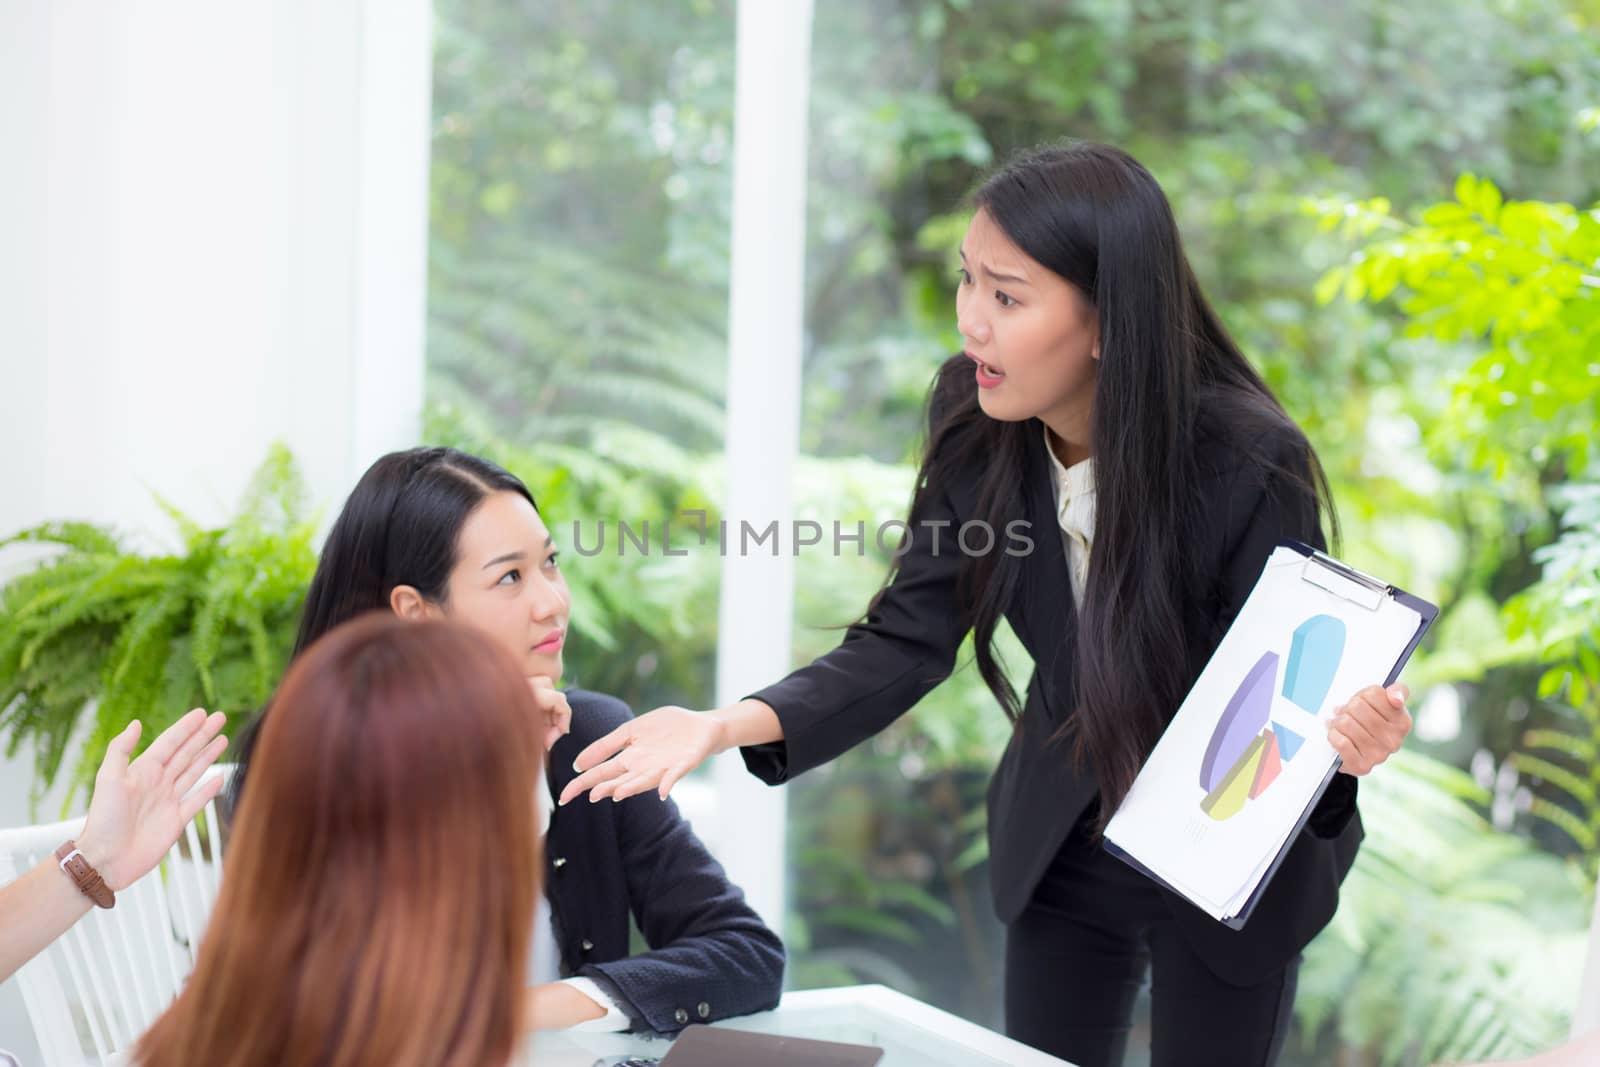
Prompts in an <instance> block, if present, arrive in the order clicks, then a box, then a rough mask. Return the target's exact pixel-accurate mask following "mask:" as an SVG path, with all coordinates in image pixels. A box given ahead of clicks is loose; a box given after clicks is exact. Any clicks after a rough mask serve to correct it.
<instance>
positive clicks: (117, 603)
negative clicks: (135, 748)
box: [0, 445, 316, 805]
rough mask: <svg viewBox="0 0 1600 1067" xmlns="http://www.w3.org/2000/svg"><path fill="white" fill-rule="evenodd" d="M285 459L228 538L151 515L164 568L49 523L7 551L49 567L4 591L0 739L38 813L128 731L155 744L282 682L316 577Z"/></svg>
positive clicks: (237, 718)
mask: <svg viewBox="0 0 1600 1067" xmlns="http://www.w3.org/2000/svg"><path fill="white" fill-rule="evenodd" d="M305 495H306V494H305V485H304V481H303V479H302V477H301V475H300V473H299V471H298V469H297V468H296V466H295V463H294V460H293V458H292V457H291V456H290V454H289V451H288V449H287V448H285V447H283V446H281V445H279V446H275V447H274V448H273V450H272V452H271V453H270V455H269V456H268V457H267V459H266V461H265V462H264V463H263V464H262V465H261V467H260V468H259V469H257V471H256V472H255V474H254V475H253V476H252V478H251V480H250V482H249V484H248V486H247V487H246V489H245V492H244V495H243V500H242V502H241V505H240V507H239V510H238V513H237V514H236V515H235V516H234V518H233V519H232V521H230V522H229V523H228V524H227V525H226V526H223V527H219V528H215V529H207V528H203V527H201V526H200V525H199V524H197V523H195V522H194V521H193V520H191V519H190V518H188V517H187V516H186V515H184V514H183V513H182V512H180V511H178V510H177V509H176V508H174V507H172V506H171V505H169V504H167V503H166V502H165V501H159V498H158V502H160V503H161V506H162V508H163V510H164V511H165V512H166V513H167V514H168V515H169V516H170V517H171V519H172V521H173V523H174V524H175V525H176V527H177V529H178V532H179V534H180V538H181V548H180V549H179V550H178V551H176V552H174V553H172V554H169V555H160V554H153V555H151V554H144V553H141V552H138V551H134V550H132V549H130V548H128V547H127V546H126V545H125V543H124V541H123V540H122V539H121V538H120V537H119V536H118V535H117V534H116V533H114V532H113V531H112V530H111V529H109V528H107V527H104V526H98V525H93V524H90V523H84V522H51V523H46V524H44V525H42V526H37V527H34V528H32V529H28V530H23V531H22V532H20V533H17V534H14V535H12V536H10V537H8V538H6V539H4V540H0V549H3V548H5V547H6V546H8V545H14V544H20V543H25V542H31V543H35V544H45V545H51V546H55V547H56V548H57V549H59V551H57V552H55V553H54V554H53V555H51V556H49V557H48V558H47V559H46V560H45V561H44V562H43V563H42V564H41V565H40V566H38V567H37V568H34V569H32V570H30V571H27V572H26V573H23V574H22V575H20V576H18V577H16V578H14V579H12V580H11V581H10V582H8V583H7V584H5V585H4V586H0V734H3V735H4V737H5V739H6V745H7V751H8V754H9V755H12V756H14V755H15V754H16V752H17V751H18V749H19V748H20V747H21V746H22V744H23V743H24V742H32V744H33V746H34V752H35V768H36V773H35V780H34V787H33V798H34V802H35V803H37V802H38V799H39V798H40V797H42V796H43V795H44V793H45V792H46V791H47V790H48V789H49V788H50V787H51V785H52V784H54V783H55V781H56V778H57V776H58V775H59V774H60V773H61V770H62V763H63V759H64V756H65V753H66V749H67V745H68V741H69V739H70V738H72V737H73V735H74V733H75V732H76V731H77V730H78V729H79V727H80V721H81V720H83V718H84V717H85V715H87V716H89V723H88V732H87V735H86V739H85V745H84V747H83V749H82V756H81V757H80V758H79V759H78V760H77V762H76V764H75V765H74V766H72V767H71V768H70V769H69V773H70V775H71V778H70V786H71V788H70V789H69V790H68V793H67V804H68V805H70V804H71V803H72V800H73V797H74V795H75V794H76V792H77V789H78V787H79V786H85V785H88V784H90V783H92V782H93V780H94V773H95V770H96V768H97V767H98V766H99V757H100V754H101V753H103V752H104V751H105V747H106V745H107V744H108V743H109V742H110V740H111V738H112V737H114V736H115V735H116V734H117V733H118V732H119V731H121V730H122V729H123V727H124V726H126V725H127V724H128V722H130V721H131V720H133V719H135V718H139V719H143V720H144V722H145V730H144V737H145V738H154V737H156V736H157V735H158V734H160V732H161V731H162V730H163V729H164V728H165V727H166V726H167V725H168V724H169V723H171V722H172V721H174V720H175V719H176V718H178V717H179V716H180V715H182V714H183V713H184V712H185V711H187V710H188V709H189V708H192V707H197V706H200V707H206V708H210V709H212V710H221V711H227V712H229V713H231V718H230V728H232V727H237V726H238V725H239V724H240V723H241V722H242V721H243V720H244V718H245V717H246V716H245V715H243V714H240V713H243V712H248V711H249V710H251V709H253V708H255V707H258V706H260V704H261V703H262V702H263V701H265V700H266V698H267V696H268V695H269V694H270V692H271V690H272V687H273V685H275V684H276V682H277V679H278V677H279V675H280V674H281V673H282V671H283V669H284V665H285V663H286V661H287V659H288V654H289V651H290V649H291V647H292V645H293V642H294V631H295V627H296V625H297V624H298V620H299V614H300V607H301V604H302V602H303V600H304V597H305V590H306V586H307V584H308V583H309V581H310V579H311V575H312V572H313V571H314V569H315V567H316V553H315V551H314V549H313V538H314V536H315V533H316V523H315V520H314V519H312V518H309V517H308V516H307V515H306V505H305Z"/></svg>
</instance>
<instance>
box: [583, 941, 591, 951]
mask: <svg viewBox="0 0 1600 1067" xmlns="http://www.w3.org/2000/svg"><path fill="white" fill-rule="evenodd" d="M583 951H585V952H593V951H594V942H593V941H590V940H589V939H588V938H584V939H583Z"/></svg>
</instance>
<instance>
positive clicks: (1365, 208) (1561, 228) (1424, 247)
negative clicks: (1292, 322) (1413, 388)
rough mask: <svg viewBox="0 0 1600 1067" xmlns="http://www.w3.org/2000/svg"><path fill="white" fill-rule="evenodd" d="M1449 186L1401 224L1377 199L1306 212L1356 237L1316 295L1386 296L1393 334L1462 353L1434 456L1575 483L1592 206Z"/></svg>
mask: <svg viewBox="0 0 1600 1067" xmlns="http://www.w3.org/2000/svg"><path fill="white" fill-rule="evenodd" d="M1455 192H1456V199H1455V200H1454V201H1447V202H1444V203H1438V204H1434V205H1433V206H1431V207H1429V208H1427V209H1426V210H1424V211H1423V212H1422V213H1421V221H1420V222H1418V223H1414V224H1407V223H1403V222H1400V221H1398V220H1396V219H1395V218H1393V217H1392V216H1391V214H1390V212H1391V208H1390V205H1389V204H1388V202H1387V201H1385V200H1382V199H1375V200H1368V201H1364V202H1348V203H1339V202H1337V201H1333V202H1323V203H1321V204H1315V205H1313V211H1314V212H1315V213H1316V214H1318V215H1319V216H1320V219H1321V224H1322V227H1323V228H1324V229H1325V230H1330V229H1333V228H1335V227H1342V229H1343V231H1344V232H1345V233H1346V234H1347V235H1353V236H1359V237H1362V238H1367V239H1368V240H1366V242H1365V243H1364V244H1363V246H1362V247H1361V248H1360V249H1359V250H1358V251H1357V252H1355V253H1354V254H1353V255H1352V256H1351V259H1350V261H1349V262H1348V263H1346V264H1344V265H1342V266H1339V267H1335V268H1334V269H1332V270H1330V271H1329V272H1328V273H1327V274H1326V275H1324V276H1323V278H1322V281H1321V282H1319V283H1318V294H1319V296H1320V297H1322V298H1323V299H1324V300H1328V299H1331V298H1332V297H1333V296H1334V295H1335V294H1337V293H1342V294H1343V296H1344V297H1345V299H1347V300H1352V301H1356V300H1363V299H1365V300H1370V301H1373V302H1377V301H1382V300H1386V299H1389V298H1391V297H1394V298H1395V301H1396V303H1397V304H1398V306H1399V308H1400V309H1401V311H1403V312H1404V313H1405V316H1406V325H1405V328H1404V331H1403V336H1405V337H1410V338H1428V339H1432V340H1435V341H1439V342H1444V343H1447V344H1452V343H1458V342H1465V343H1467V344H1469V345H1470V346H1471V347H1470V349H1469V352H1470V355H1468V356H1467V357H1466V358H1465V360H1464V362H1465V366H1464V367H1462V368H1461V369H1460V370H1459V371H1458V372H1457V373H1456V375H1455V376H1454V382H1453V383H1452V389H1451V397H1450V400H1449V403H1448V404H1447V405H1446V407H1445V408H1444V410H1443V411H1442V412H1440V417H1439V418H1438V419H1437V421H1435V422H1434V424H1433V425H1434V427H1435V429H1434V431H1433V442H1432V443H1433V444H1434V446H1435V449H1436V451H1437V453H1438V454H1439V455H1440V456H1441V457H1456V456H1464V457H1465V458H1466V459H1467V460H1468V462H1469V463H1470V464H1471V465H1472V467H1474V468H1477V469H1481V470H1485V471H1487V472H1488V473H1490V474H1492V475H1493V476H1494V477H1495V478H1496V479H1500V480H1504V479H1507V478H1510V477H1517V476H1520V477H1522V478H1524V479H1530V478H1531V479H1535V480H1537V479H1538V477H1539V475H1541V474H1542V473H1544V472H1546V471H1549V470H1551V469H1552V468H1555V469H1557V470H1560V471H1564V472H1565V473H1566V474H1567V475H1569V476H1577V475H1581V474H1582V473H1583V471H1584V470H1585V468H1586V467H1587V466H1588V463H1589V461H1590V458H1591V456H1590V450H1591V448H1592V447H1593V437H1594V428H1595V426H1596V425H1597V424H1600V277H1597V276H1596V273H1595V272H1596V270H1597V266H1600V205H1597V206H1596V207H1595V208H1591V209H1589V210H1586V211H1580V210H1578V209H1576V208H1574V207H1573V206H1571V205H1569V204H1561V203H1542V202H1537V201H1509V202H1507V201H1505V200H1504V198H1503V197H1502V195H1501V193H1500V190H1499V189H1498V188H1496V187H1495V185H1494V184H1493V183H1492V182H1489V181H1486V180H1481V179H1479V178H1476V177H1474V176H1473V175H1471V174H1463V175H1462V176H1461V177H1460V178H1458V179H1457V181H1456V188H1455Z"/></svg>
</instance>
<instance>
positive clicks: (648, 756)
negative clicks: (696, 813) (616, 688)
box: [561, 706, 728, 804]
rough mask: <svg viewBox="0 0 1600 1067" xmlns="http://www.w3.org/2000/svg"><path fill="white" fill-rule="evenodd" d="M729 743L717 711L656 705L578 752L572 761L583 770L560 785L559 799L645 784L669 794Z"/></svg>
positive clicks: (624, 792) (612, 793) (624, 791)
mask: <svg viewBox="0 0 1600 1067" xmlns="http://www.w3.org/2000/svg"><path fill="white" fill-rule="evenodd" d="M727 747H728V745H727V743H726V741H725V731H724V728H723V723H722V721H721V720H720V719H719V718H717V716H716V714H715V713H714V712H704V711H690V710H689V709H688V708H680V707H674V706H669V707H664V708H657V709H655V710H654V711H650V712H646V713H645V714H643V715H640V716H639V717H638V718H636V719H634V720H633V721H632V722H629V723H625V724H623V725H622V726H619V727H617V728H616V729H615V730H612V731H611V732H610V733H609V734H606V735H605V736H604V737H602V738H601V739H600V740H598V741H596V742H595V743H594V744H592V745H590V746H589V747H588V748H586V749H584V750H583V751H582V752H580V753H578V758H577V760H575V761H574V763H573V766H574V767H575V768H576V769H577V770H578V771H580V772H582V773H580V774H579V775H578V776H577V777H576V778H574V779H573V780H572V781H571V782H569V783H567V788H566V789H564V790H562V791H561V803H563V804H565V803H567V802H568V801H569V800H572V799H573V798H575V797H579V796H582V795H583V793H584V792H586V791H587V792H588V793H589V799H590V800H591V801H599V800H604V799H605V798H606V797H610V798H611V799H613V800H625V799H627V798H628V797H631V796H634V795H635V794H637V793H643V792H644V791H645V790H647V789H654V790H655V791H656V792H657V793H658V794H659V795H660V797H661V799H663V800H665V799H666V798H667V794H669V793H671V792H672V787H673V786H675V785H677V784H678V781H679V780H680V779H681V778H682V777H683V776H684V775H686V774H688V773H689V772H690V771H692V770H694V769H695V768H696V767H698V766H700V764H701V763H703V762H704V761H705V760H706V758H707V757H709V756H714V755H716V754H717V753H718V752H722V751H724V750H725V749H726V748H727Z"/></svg>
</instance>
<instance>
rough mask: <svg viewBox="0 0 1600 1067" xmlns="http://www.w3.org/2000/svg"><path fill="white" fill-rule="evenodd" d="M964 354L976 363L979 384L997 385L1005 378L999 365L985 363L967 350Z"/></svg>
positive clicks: (986, 385) (1004, 373)
mask: <svg viewBox="0 0 1600 1067" xmlns="http://www.w3.org/2000/svg"><path fill="white" fill-rule="evenodd" d="M966 355H967V358H968V359H970V360H972V362H974V363H976V364H977V365H978V367H977V372H978V384H979V385H981V386H985V387H988V386H993V385H998V384H1000V382H1001V381H1002V380H1003V379H1004V378H1005V376H1006V372H1005V371H1003V370H1001V369H1000V368H999V367H996V366H994V365H993V364H989V363H985V362H984V361H983V360H981V359H979V358H978V357H977V356H975V355H973V354H972V353H971V352H968V353H967V354H966Z"/></svg>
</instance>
